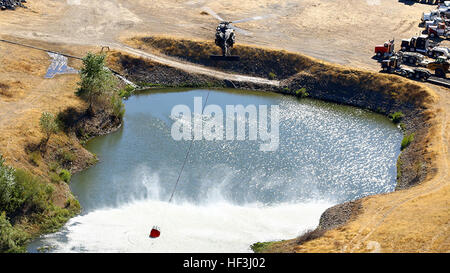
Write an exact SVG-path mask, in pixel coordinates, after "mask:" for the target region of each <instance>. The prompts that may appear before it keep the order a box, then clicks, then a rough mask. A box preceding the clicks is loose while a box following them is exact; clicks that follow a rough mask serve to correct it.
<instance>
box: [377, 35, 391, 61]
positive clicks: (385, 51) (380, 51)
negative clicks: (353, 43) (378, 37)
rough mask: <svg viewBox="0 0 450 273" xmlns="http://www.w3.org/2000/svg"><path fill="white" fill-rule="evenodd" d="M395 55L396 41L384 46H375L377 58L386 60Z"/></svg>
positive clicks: (388, 42) (386, 43)
mask: <svg viewBox="0 0 450 273" xmlns="http://www.w3.org/2000/svg"><path fill="white" fill-rule="evenodd" d="M393 54H394V40H393V39H392V40H390V41H387V42H385V43H384V44H383V45H377V46H375V55H376V56H377V58H380V59H386V58H389V57H391V56H392V55H393Z"/></svg>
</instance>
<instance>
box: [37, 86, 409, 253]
mask: <svg viewBox="0 0 450 273" xmlns="http://www.w3.org/2000/svg"><path fill="white" fill-rule="evenodd" d="M206 93H207V91H206V90H191V91H186V90H182V91H178V92H166V91H158V92H151V93H147V94H141V95H137V96H134V97H131V98H130V99H129V100H128V101H127V102H126V109H127V112H126V115H125V124H124V127H123V128H122V129H121V130H120V131H119V132H116V133H114V134H111V135H108V136H104V137H99V138H96V139H94V140H92V141H91V142H89V144H88V149H89V150H91V151H92V152H95V153H96V154H97V155H98V156H99V158H100V159H101V162H100V163H99V164H98V165H96V166H94V167H93V168H90V169H88V170H86V171H83V172H82V173H80V174H77V175H75V176H74V177H73V181H72V183H71V188H72V191H73V192H74V194H75V195H76V196H77V197H78V199H79V200H80V203H81V205H82V207H83V213H82V215H81V216H78V217H76V218H74V219H72V220H71V221H70V222H69V223H68V224H67V225H66V226H65V227H64V229H63V230H62V231H61V232H59V233H56V234H52V235H48V236H46V237H45V238H43V239H41V240H38V241H37V242H35V243H34V244H33V245H32V246H31V248H30V249H31V250H33V249H36V247H38V246H41V245H46V244H51V245H55V246H56V251H127V252H128V251H157V252H158V251H168V252H170V251H247V250H248V245H249V244H250V243H252V242H254V241H259V240H274V239H281V238H289V237H294V236H296V235H297V234H298V233H299V232H302V230H304V229H305V228H307V227H313V226H315V225H316V224H317V223H318V219H319V216H320V214H321V213H322V212H323V210H324V209H326V208H327V207H329V206H330V205H332V204H335V203H340V202H343V201H348V200H353V199H356V198H360V197H363V196H366V195H369V194H375V193H381V192H388V191H392V190H393V189H394V188H395V177H396V170H395V161H396V159H397V156H398V154H399V143H400V140H401V137H402V136H401V133H400V132H399V130H398V129H397V128H396V127H395V126H394V125H393V124H392V123H390V122H389V121H388V120H387V119H386V118H384V117H382V116H380V115H376V114H373V113H370V112H367V111H363V110H360V109H357V108H353V107H347V106H339V105H334V104H329V103H324V102H319V101H312V100H301V101H298V100H297V99H295V98H292V97H286V96H281V95H275V94H270V93H262V92H248V91H246V92H240V91H233V92H229V91H212V92H211V94H210V97H209V100H208V104H217V105H219V106H221V107H222V109H225V106H226V105H227V104H231V105H236V104H242V105H244V106H246V105H248V104H255V105H274V104H277V105H279V107H280V144H279V149H278V150H277V151H275V152H261V151H260V150H259V145H260V144H261V142H259V141H249V140H246V141H205V140H202V141H195V142H194V144H193V147H192V153H191V155H190V157H189V158H188V161H187V164H186V167H185V170H184V172H183V175H182V177H181V180H180V183H179V187H178V190H177V192H176V194H175V198H174V204H172V205H168V204H167V200H168V198H169V196H170V191H171V190H172V188H173V186H174V183H175V181H176V178H177V175H178V171H179V170H180V167H181V165H182V162H183V160H184V157H185V155H186V151H187V149H188V146H189V141H175V140H173V139H172V138H171V135H170V130H171V125H172V123H173V120H172V119H171V117H170V114H171V109H172V107H173V106H175V105H178V104H185V105H188V106H190V107H191V108H193V102H194V100H193V98H194V96H202V97H203V98H205V97H206ZM163 222H164V226H165V227H164V229H163V233H162V234H163V236H162V237H161V238H160V239H158V240H155V241H151V242H150V241H148V240H149V239H148V238H147V237H146V236H148V231H149V228H151V226H152V225H153V224H159V225H163V224H160V223H163ZM235 228H238V229H239V232H234V233H233V234H235V235H233V236H232V235H231V234H229V236H224V235H225V234H227V232H230V230H234V229H235ZM104 236H105V237H104ZM111 236H113V237H114V238H116V239H114V240H113V242H112V241H111V240H110V239H109V241H108V238H111ZM230 236H231V237H230ZM181 238H183V240H182V241H183V242H184V243H180V241H179V240H181Z"/></svg>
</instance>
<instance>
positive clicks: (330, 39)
mask: <svg viewBox="0 0 450 273" xmlns="http://www.w3.org/2000/svg"><path fill="white" fill-rule="evenodd" d="M28 2H29V3H28V7H29V9H27V10H25V9H18V10H16V11H14V12H12V11H3V12H1V13H0V15H1V17H0V38H2V37H3V38H10V39H15V40H24V39H25V40H27V41H28V42H29V43H31V42H32V43H34V44H36V45H45V46H46V47H54V48H55V49H59V50H64V51H66V52H70V51H72V53H74V54H75V53H77V54H78V55H82V53H84V52H86V51H87V50H88V49H89V48H88V46H99V45H113V44H114V45H117V44H118V43H120V41H121V40H123V38H127V37H132V36H134V35H136V34H145V35H152V34H165V35H173V36H181V37H185V38H200V39H212V38H213V35H214V28H215V26H216V24H217V21H216V20H215V19H213V18H212V17H210V16H208V15H202V14H201V9H200V7H201V5H202V4H205V3H206V4H207V5H208V6H210V7H211V8H213V9H214V10H216V11H217V12H218V13H219V14H220V15H221V16H222V17H224V18H226V19H228V18H229V19H231V20H233V19H241V18H245V17H250V16H253V15H265V14H271V15H273V16H274V17H273V18H271V19H270V20H266V21H260V22H252V23H244V24H241V25H239V26H240V27H242V28H244V29H247V30H249V31H251V32H253V35H252V36H243V35H239V36H238V42H241V43H246V44H255V45H260V46H266V47H271V48H279V49H286V50H290V51H296V52H301V53H305V54H307V55H311V56H314V57H317V58H320V59H324V60H327V61H331V62H336V63H340V64H346V65H351V66H357V67H362V68H368V69H377V67H378V64H377V63H376V62H374V61H373V60H372V59H371V57H372V55H373V48H374V45H375V44H380V43H383V42H384V41H386V40H388V39H392V38H393V37H395V38H396V39H397V42H399V41H400V40H401V39H402V38H408V37H410V36H412V35H416V34H418V33H419V32H420V31H421V30H422V29H420V28H419V27H418V24H419V18H420V15H421V13H422V12H423V11H428V10H429V9H431V6H429V5H422V4H412V2H410V1H397V0H366V1H364V0H347V1H341V0H302V1H278V0H249V1H237V0H229V1H227V2H226V6H225V5H224V4H222V3H221V2H220V1H175V0H158V1H145V0H128V1H123V0H104V1H90V0H56V1H50V0H39V1H38V0H30V1H28ZM156 2H157V3H156ZM30 40H34V41H30ZM50 43H61V44H62V45H56V44H50ZM397 44H398V43H397ZM119 47H120V44H119ZM90 49H92V48H90ZM121 49H123V48H121ZM0 58H1V59H0V72H1V73H0V90H1V91H0V149H1V152H3V153H4V154H5V155H6V156H7V157H8V158H9V161H10V162H16V164H19V165H20V164H22V165H23V164H25V165H26V164H28V163H24V162H28V160H27V158H26V155H25V154H24V152H23V145H24V143H25V142H27V141H28V140H29V139H32V140H37V139H39V138H40V137H41V135H40V133H39V131H38V129H37V128H38V127H37V126H38V119H39V116H40V113H41V112H42V111H52V112H56V111H57V110H60V109H61V108H65V107H67V106H70V105H74V106H77V105H79V104H80V103H81V102H80V101H79V100H78V99H77V98H76V97H75V96H74V95H73V90H74V89H75V86H76V82H77V81H78V79H77V76H75V75H64V76H57V77H56V78H55V79H53V80H45V79H43V75H44V74H45V69H46V67H47V65H48V64H49V62H50V60H49V58H48V57H47V56H46V53H44V52H34V51H32V50H29V49H23V48H19V47H16V46H11V45H7V44H2V43H0ZM74 66H76V64H74ZM207 72H208V71H207ZM208 73H209V72H208ZM435 89H436V91H437V93H438V95H439V96H440V100H439V103H438V104H437V105H436V109H441V110H440V112H439V115H438V118H439V121H440V129H439V130H438V131H436V132H435V134H434V139H432V141H431V144H430V147H429V149H433V150H435V151H436V155H437V156H436V162H437V168H438V174H437V175H436V176H435V177H433V178H430V179H429V181H426V182H424V183H423V184H422V185H419V186H417V187H414V188H412V189H410V190H405V191H399V192H395V193H392V194H388V195H383V196H375V197H371V198H368V199H367V200H365V201H364V203H363V212H362V214H361V215H360V216H359V217H358V218H357V219H356V220H355V221H353V222H351V223H349V224H347V225H345V226H344V227H342V228H340V229H337V230H333V231H330V232H327V233H326V234H325V236H324V237H323V238H321V239H318V240H314V241H311V242H309V243H307V244H305V245H303V246H301V247H297V248H296V249H293V250H295V251H371V250H375V251H404V252H405V251H406V252H414V251H449V250H450V245H449V244H450V242H449V238H450V236H449V235H450V232H449V230H448V227H449V225H450V223H449V215H450V211H449V208H450V207H449V204H448V202H449V201H448V200H449V198H448V196H449V194H450V193H449V188H450V186H449V184H448V181H449V177H448V165H449V164H448V160H449V154H448V146H449V138H448V132H449V128H448V125H449V122H448V115H449V111H450V105H449V103H450V95H449V93H448V92H449V91H448V90H447V89H441V88H435ZM55 107H58V108H55ZM280 250H286V249H285V248H284V249H283V248H280Z"/></svg>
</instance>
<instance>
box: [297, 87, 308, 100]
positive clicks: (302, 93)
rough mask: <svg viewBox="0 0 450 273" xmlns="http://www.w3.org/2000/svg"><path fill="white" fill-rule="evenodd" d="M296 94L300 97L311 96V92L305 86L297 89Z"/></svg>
mask: <svg viewBox="0 0 450 273" xmlns="http://www.w3.org/2000/svg"><path fill="white" fill-rule="evenodd" d="M295 94H296V95H297V96H298V97H300V98H306V97H308V96H309V93H308V92H306V88H304V87H303V88H300V89H298V90H297V91H295Z"/></svg>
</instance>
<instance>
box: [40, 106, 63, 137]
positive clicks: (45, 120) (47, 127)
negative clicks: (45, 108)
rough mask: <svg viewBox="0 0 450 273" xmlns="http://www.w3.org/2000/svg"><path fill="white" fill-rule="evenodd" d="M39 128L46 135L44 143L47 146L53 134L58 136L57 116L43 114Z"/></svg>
mask: <svg viewBox="0 0 450 273" xmlns="http://www.w3.org/2000/svg"><path fill="white" fill-rule="evenodd" d="M39 126H40V128H41V132H42V133H44V134H45V141H44V143H45V144H47V142H48V140H49V139H50V137H51V135H52V134H56V133H57V132H58V130H59V127H58V122H57V120H56V118H55V115H53V114H52V113H48V112H43V113H42V115H41V118H40V120H39Z"/></svg>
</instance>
